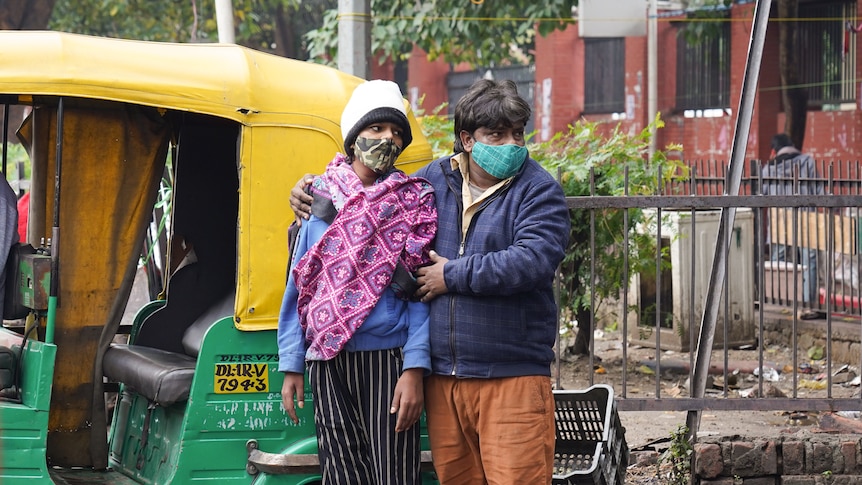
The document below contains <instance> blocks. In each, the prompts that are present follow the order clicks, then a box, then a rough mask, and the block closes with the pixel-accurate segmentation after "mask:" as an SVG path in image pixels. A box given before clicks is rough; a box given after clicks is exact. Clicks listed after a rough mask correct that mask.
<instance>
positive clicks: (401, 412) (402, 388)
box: [389, 369, 425, 433]
mask: <svg viewBox="0 0 862 485" xmlns="http://www.w3.org/2000/svg"><path fill="white" fill-rule="evenodd" d="M423 372H424V371H423V370H422V369H407V370H405V371H404V372H403V373H402V374H401V377H399V378H398V382H397V383H396V384H395V395H394V396H393V397H392V407H391V408H389V413H390V414H395V413H398V419H397V420H396V421H395V432H397V433H400V432H402V431H407V430H408V429H410V428H411V427H412V426H413V425H414V424H416V422H417V421H419V417H420V416H421V415H422V407H423V406H424V405H425V393H424V391H423V389H422V374H423Z"/></svg>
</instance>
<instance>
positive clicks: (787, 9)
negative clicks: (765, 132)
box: [778, 0, 808, 150]
mask: <svg viewBox="0 0 862 485" xmlns="http://www.w3.org/2000/svg"><path fill="white" fill-rule="evenodd" d="M798 17H799V1H798V0H778V18H779V20H780V21H779V23H778V69H779V73H780V75H781V101H782V103H783V104H784V114H785V116H784V132H785V133H787V136H789V137H790V139H791V140H793V144H794V145H795V146H796V147H797V148H799V149H800V150H801V149H802V144H803V142H804V141H805V122H806V119H807V115H808V90H807V89H806V88H805V87H804V86H802V83H801V81H800V79H801V76H800V74H799V44H798V42H797V28H796V24H797V23H796V22H792V21H788V20H789V19H796V18H798Z"/></svg>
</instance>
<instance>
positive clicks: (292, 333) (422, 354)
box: [278, 216, 431, 373]
mask: <svg viewBox="0 0 862 485" xmlns="http://www.w3.org/2000/svg"><path fill="white" fill-rule="evenodd" d="M327 227H329V224H327V223H326V221H324V220H322V219H319V218H317V217H316V216H311V218H310V219H309V220H307V221H305V222H303V223H302V226H301V227H300V229H299V234H298V236H297V238H298V239H297V243H296V248H295V249H294V254H291V258H292V259H293V262H294V264H295V263H296V261H299V258H301V257H302V256H303V255H304V254H305V253H306V252H307V251H308V250H309V248H311V246H313V245H314V243H316V242H317V241H318V240H319V239H320V237H321V236H322V235H323V233H324V231H326V228H327ZM294 264H292V265H291V267H293V266H294ZM298 296H299V292H298V290H297V288H296V284H295V282H294V279H293V272H292V271H291V272H290V276H289V278H288V281H287V287H286V288H285V292H284V299H283V300H282V302H281V312H280V313H279V317H278V370H279V371H282V372H296V373H302V372H304V371H305V358H306V349H307V346H308V345H307V342H306V340H305V335H304V333H303V331H302V327H301V326H300V324H299V314H298V313H297V310H296V301H297V298H298ZM428 310H429V309H428V305H427V304H425V303H421V302H407V301H404V300H401V299H399V298H398V297H397V296H395V292H394V291H392V289H391V288H386V290H385V291H384V292H383V295H381V297H380V301H378V302H377V305H376V306H375V307H374V309H373V310H372V311H371V313H370V314H369V315H368V318H366V319H365V321H364V322H363V323H362V325H361V326H360V327H359V328H358V329H357V330H356V333H354V334H353V336H352V337H351V338H350V340H349V341H348V342H347V344H346V345H345V346H344V351H347V352H357V351H363V350H386V349H394V348H401V349H402V351H403V354H404V365H403V369H404V370H406V369H414V368H421V369H425V370H426V373H427V371H429V370H430V369H431V364H430V357H429V349H428V348H429V344H428Z"/></svg>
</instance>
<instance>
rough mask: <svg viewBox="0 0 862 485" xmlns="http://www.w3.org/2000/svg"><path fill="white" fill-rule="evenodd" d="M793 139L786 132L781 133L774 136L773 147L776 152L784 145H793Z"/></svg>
mask: <svg viewBox="0 0 862 485" xmlns="http://www.w3.org/2000/svg"><path fill="white" fill-rule="evenodd" d="M792 146H793V141H791V140H790V137H789V136H787V135H786V134H785V133H779V134H777V135H775V136H773V137H772V149H773V150H775V151H776V152H777V151H778V150H781V149H782V148H784V147H792Z"/></svg>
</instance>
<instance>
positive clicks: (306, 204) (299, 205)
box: [290, 173, 314, 226]
mask: <svg viewBox="0 0 862 485" xmlns="http://www.w3.org/2000/svg"><path fill="white" fill-rule="evenodd" d="M312 182H314V175H312V174H310V173H307V174H305V175H303V176H302V178H301V179H299V180H298V181H297V182H296V185H294V186H293V188H292V189H290V208H291V209H293V213H294V214H296V225H298V226H301V225H302V220H303V219H308V217H309V216H310V215H311V201H313V200H314V197H312V196H310V195H308V194H306V193H305V188H306V187H307V186H309V185H311V183H312Z"/></svg>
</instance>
